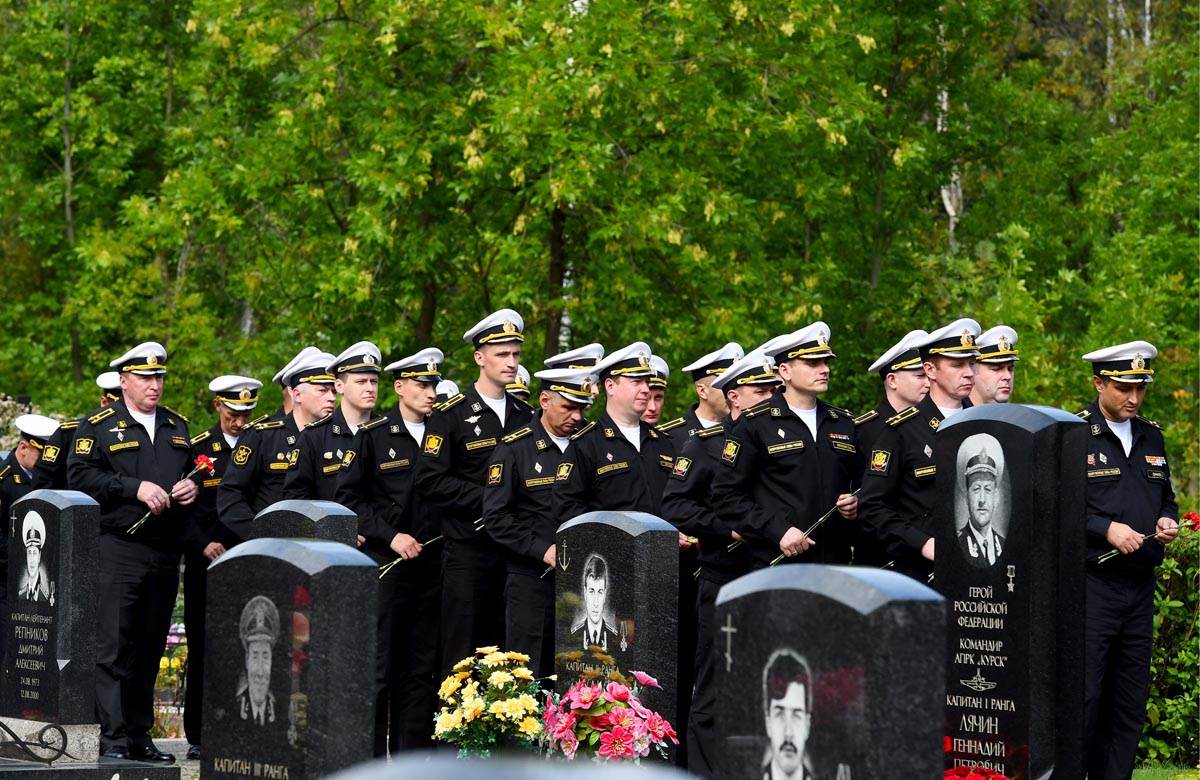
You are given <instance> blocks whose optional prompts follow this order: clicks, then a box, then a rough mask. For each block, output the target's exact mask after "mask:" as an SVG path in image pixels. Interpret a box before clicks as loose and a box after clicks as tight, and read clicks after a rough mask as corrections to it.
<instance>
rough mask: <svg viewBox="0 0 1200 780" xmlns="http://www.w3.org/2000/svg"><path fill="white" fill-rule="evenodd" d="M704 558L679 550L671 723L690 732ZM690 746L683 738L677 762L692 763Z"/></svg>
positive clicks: (681, 730) (680, 731)
mask: <svg viewBox="0 0 1200 780" xmlns="http://www.w3.org/2000/svg"><path fill="white" fill-rule="evenodd" d="M698 568H700V559H699V557H698V555H697V554H696V551H695V549H692V550H680V551H679V633H678V634H677V637H676V638H677V639H678V644H676V646H675V647H676V652H675V669H676V675H678V677H677V682H676V687H675V720H676V721H677V722H675V723H672V724H671V725H672V726H674V727H675V733H677V734H687V733H688V720H689V718H690V710H691V708H692V686H693V685H694V684H695V676H696V675H695V671H696V669H695V667H696V593H697V587H698V586H697V583H698V579H697V578H696V576H695V575H696V569H698ZM689 749H690V745H689V744H688V741H687V740H686V739H681V740H680V741H679V747H678V748H676V751H675V764H676V765H677V766H681V767H686V766H687V765H688V750H689Z"/></svg>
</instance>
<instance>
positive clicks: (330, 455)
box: [322, 452, 333, 460]
mask: <svg viewBox="0 0 1200 780" xmlns="http://www.w3.org/2000/svg"><path fill="white" fill-rule="evenodd" d="M322 457H324V458H325V460H333V453H332V452H326V453H325V454H324V455H323V456H322Z"/></svg>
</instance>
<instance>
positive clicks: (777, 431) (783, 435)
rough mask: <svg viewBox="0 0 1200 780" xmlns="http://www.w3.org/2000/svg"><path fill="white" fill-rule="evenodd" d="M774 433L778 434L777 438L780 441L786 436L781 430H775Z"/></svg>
mask: <svg viewBox="0 0 1200 780" xmlns="http://www.w3.org/2000/svg"><path fill="white" fill-rule="evenodd" d="M775 433H777V434H779V438H781V439H782V438H784V437H786V436H787V434H786V433H784V432H783V428H776V429H775Z"/></svg>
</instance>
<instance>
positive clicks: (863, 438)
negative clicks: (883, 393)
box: [854, 398, 896, 465]
mask: <svg viewBox="0 0 1200 780" xmlns="http://www.w3.org/2000/svg"><path fill="white" fill-rule="evenodd" d="M895 414H896V410H895V409H893V408H892V405H891V403H889V402H888V399H886V398H884V399H883V400H882V401H880V402H879V405H878V406H876V407H875V408H874V409H872V410H871V411H869V412H866V413H865V414H860V415H859V416H858V417H855V418H854V427H855V428H856V429H857V430H858V451H859V452H860V453H864V461H863V462H864V465H865V463H866V460H865V454H868V453H870V452H871V450H873V449H875V442H876V441H878V439H879V434H880V433H882V432H883V429H884V428H885V427H887V421H888V419H890V418H891V417H893V416H894V415H895Z"/></svg>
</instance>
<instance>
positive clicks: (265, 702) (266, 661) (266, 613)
mask: <svg viewBox="0 0 1200 780" xmlns="http://www.w3.org/2000/svg"><path fill="white" fill-rule="evenodd" d="M238 633H239V636H240V637H241V640H242V650H243V651H244V653H245V662H246V667H245V669H244V670H243V672H242V677H241V679H240V680H239V681H238V691H237V711H238V716H239V717H240V718H241V719H242V720H244V721H246V722H247V723H252V724H254V725H256V726H266V725H269V724H273V723H275V719H276V711H275V694H273V693H271V662H272V656H273V653H274V648H275V641H276V640H277V639H278V638H279V610H278V609H277V608H276V607H275V602H273V601H271V600H270V599H269V598H267V597H266V596H261V595H260V596H255V597H253V598H251V599H250V600H249V601H247V602H246V606H245V607H244V608H243V609H242V618H241V620H240V621H238Z"/></svg>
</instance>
